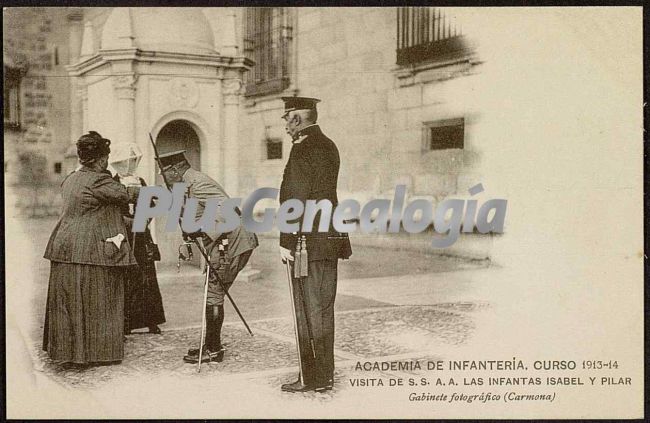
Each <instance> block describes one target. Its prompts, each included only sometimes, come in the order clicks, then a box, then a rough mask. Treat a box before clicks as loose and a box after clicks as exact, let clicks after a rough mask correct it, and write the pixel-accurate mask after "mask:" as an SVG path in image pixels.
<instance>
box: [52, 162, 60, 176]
mask: <svg viewBox="0 0 650 423" xmlns="http://www.w3.org/2000/svg"><path fill="white" fill-rule="evenodd" d="M61 169H62V166H61V162H56V163H54V173H57V174H59V173H61Z"/></svg>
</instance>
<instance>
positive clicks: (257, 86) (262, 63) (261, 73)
mask: <svg viewBox="0 0 650 423" xmlns="http://www.w3.org/2000/svg"><path fill="white" fill-rule="evenodd" d="M291 39H292V26H291V22H290V15H289V11H288V10H287V9H286V8H284V7H251V8H248V9H246V37H245V38H244V53H245V54H246V57H248V58H249V59H251V60H253V61H254V62H255V65H254V66H253V68H252V70H251V71H250V72H248V73H247V75H246V95H247V96H253V95H263V94H271V93H274V92H280V91H283V90H285V89H286V88H288V87H289V70H290V63H291V62H290V60H289V58H290V54H291Z"/></svg>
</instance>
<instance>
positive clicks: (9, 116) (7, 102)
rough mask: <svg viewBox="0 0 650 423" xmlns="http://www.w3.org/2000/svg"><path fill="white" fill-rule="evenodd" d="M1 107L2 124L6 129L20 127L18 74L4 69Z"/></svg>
mask: <svg viewBox="0 0 650 423" xmlns="http://www.w3.org/2000/svg"><path fill="white" fill-rule="evenodd" d="M4 70H5V75H4V79H3V84H2V85H3V95H2V107H3V113H4V124H5V126H6V127H8V128H14V129H16V128H19V127H20V72H19V71H17V70H14V69H11V68H7V67H5V68H4Z"/></svg>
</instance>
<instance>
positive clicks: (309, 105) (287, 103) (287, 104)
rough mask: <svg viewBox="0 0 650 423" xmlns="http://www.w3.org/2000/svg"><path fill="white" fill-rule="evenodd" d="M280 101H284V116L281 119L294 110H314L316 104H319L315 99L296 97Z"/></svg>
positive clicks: (284, 98) (283, 98)
mask: <svg viewBox="0 0 650 423" xmlns="http://www.w3.org/2000/svg"><path fill="white" fill-rule="evenodd" d="M282 101H284V114H283V115H282V117H284V116H286V115H287V113H289V112H291V111H294V110H305V109H307V110H308V109H315V108H316V103H318V102H320V100H319V99H317V98H312V97H296V96H293V97H282Z"/></svg>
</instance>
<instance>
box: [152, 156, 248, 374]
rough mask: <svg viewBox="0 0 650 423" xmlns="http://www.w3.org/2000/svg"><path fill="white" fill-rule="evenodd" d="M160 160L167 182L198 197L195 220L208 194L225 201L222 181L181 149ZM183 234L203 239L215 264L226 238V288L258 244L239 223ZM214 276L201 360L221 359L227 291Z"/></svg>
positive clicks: (194, 356)
mask: <svg viewBox="0 0 650 423" xmlns="http://www.w3.org/2000/svg"><path fill="white" fill-rule="evenodd" d="M160 162H161V165H162V166H163V169H162V171H163V172H165V178H166V180H167V181H168V182H169V183H170V184H175V183H178V182H185V183H186V184H187V190H188V197H190V198H196V199H197V200H198V207H197V210H196V220H199V219H201V216H203V212H204V210H205V201H206V200H207V199H209V198H217V199H219V200H220V201H225V200H226V199H228V198H230V197H229V196H228V194H226V191H225V190H224V189H223V187H222V186H221V185H219V183H218V182H217V181H215V180H214V179H212V178H210V177H209V176H208V175H206V174H205V173H201V172H199V171H198V170H195V169H193V168H192V167H191V166H190V164H189V162H188V161H187V159H186V158H185V154H184V151H175V152H172V153H167V154H162V155H160ZM216 221H217V222H218V223H223V222H224V221H225V218H224V216H223V215H222V214H221V212H220V211H218V212H217V216H216ZM184 236H185V237H187V236H189V237H199V238H200V239H201V240H202V241H203V245H204V246H205V249H206V251H207V252H208V254H210V261H211V262H212V264H213V266H214V268H215V269H216V268H218V267H219V254H218V251H217V248H216V247H217V245H218V241H219V240H220V239H221V238H222V237H224V236H225V237H227V239H228V246H229V247H228V252H227V255H228V262H229V263H230V266H229V271H227V272H226V277H225V278H226V280H222V281H221V282H222V284H223V287H225V289H226V290H229V289H230V287H231V286H232V284H233V282H234V281H235V279H236V278H237V274H238V273H239V272H240V271H241V270H242V269H244V267H245V266H246V264H247V263H248V260H249V259H250V257H251V254H253V250H254V249H255V248H257V246H258V245H259V244H258V240H257V235H255V234H254V233H252V232H248V231H247V230H246V229H244V227H243V225H242V224H240V225H239V226H237V227H236V228H235V229H234V230H233V231H231V232H228V233H227V234H218V233H204V232H197V233H193V234H184ZM222 284H220V283H219V282H218V280H217V275H216V274H215V272H210V281H209V283H208V298H207V307H206V313H205V314H206V315H205V318H206V337H205V345H203V348H204V354H203V356H202V359H201V361H206V362H210V361H217V362H220V361H222V360H223V356H224V351H225V349H224V348H223V344H222V343H221V328H222V326H223V320H224V307H223V303H224V297H225V295H226V291H224V289H223V288H222ZM183 360H184V361H186V362H188V363H197V362H198V361H199V350H198V348H197V349H190V350H189V351H188V352H187V355H186V356H185V357H183Z"/></svg>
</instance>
